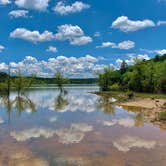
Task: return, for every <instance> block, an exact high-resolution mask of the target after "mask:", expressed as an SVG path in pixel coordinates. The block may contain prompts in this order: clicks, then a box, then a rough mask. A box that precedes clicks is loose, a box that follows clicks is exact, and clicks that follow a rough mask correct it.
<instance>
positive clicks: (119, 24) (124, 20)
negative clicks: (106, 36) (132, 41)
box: [112, 16, 155, 32]
mask: <svg viewBox="0 0 166 166" xmlns="http://www.w3.org/2000/svg"><path fill="white" fill-rule="evenodd" d="M154 26H155V23H154V22H153V21H152V20H148V19H146V20H142V21H140V20H136V21H135V20H130V19H129V18H128V17H127V16H121V17H118V18H117V19H116V20H115V21H114V22H113V23H112V28H114V29H119V30H121V31H123V32H133V31H137V30H140V29H144V28H148V27H154Z"/></svg>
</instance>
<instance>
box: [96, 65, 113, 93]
mask: <svg viewBox="0 0 166 166" xmlns="http://www.w3.org/2000/svg"><path fill="white" fill-rule="evenodd" d="M111 75H112V69H111V68H109V67H108V68H105V69H104V72H103V73H98V85H99V87H100V89H101V91H109V87H110V85H111Z"/></svg>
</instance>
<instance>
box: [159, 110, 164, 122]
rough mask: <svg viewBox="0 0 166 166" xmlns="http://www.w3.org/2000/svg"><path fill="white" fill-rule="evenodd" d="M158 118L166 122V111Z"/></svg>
mask: <svg viewBox="0 0 166 166" xmlns="http://www.w3.org/2000/svg"><path fill="white" fill-rule="evenodd" d="M158 118H159V120H164V121H166V110H165V111H162V112H160V113H159V114H158Z"/></svg>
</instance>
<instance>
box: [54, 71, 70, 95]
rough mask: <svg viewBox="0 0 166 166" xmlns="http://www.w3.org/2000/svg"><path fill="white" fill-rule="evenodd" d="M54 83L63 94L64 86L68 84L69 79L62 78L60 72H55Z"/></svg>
mask: <svg viewBox="0 0 166 166" xmlns="http://www.w3.org/2000/svg"><path fill="white" fill-rule="evenodd" d="M55 83H56V84H57V86H58V88H59V90H60V92H63V87H64V84H68V83H69V79H67V78H64V77H63V75H62V74H61V73H60V72H57V73H56V74H55Z"/></svg>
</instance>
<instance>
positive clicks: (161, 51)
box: [154, 49, 166, 55]
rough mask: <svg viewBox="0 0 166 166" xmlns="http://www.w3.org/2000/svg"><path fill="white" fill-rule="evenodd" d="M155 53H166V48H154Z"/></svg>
mask: <svg viewBox="0 0 166 166" xmlns="http://www.w3.org/2000/svg"><path fill="white" fill-rule="evenodd" d="M154 52H155V53H157V54H159V55H164V54H166V49H162V50H155V51H154Z"/></svg>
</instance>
